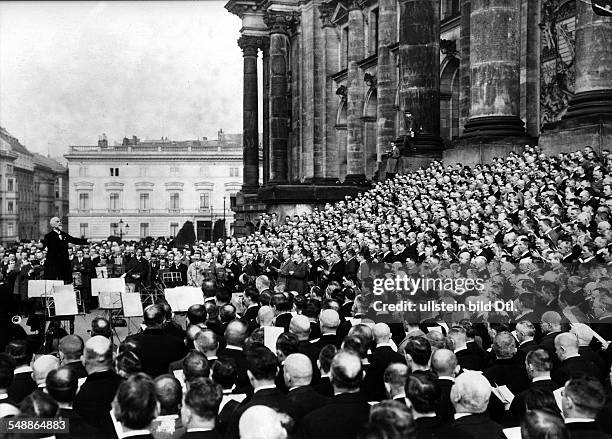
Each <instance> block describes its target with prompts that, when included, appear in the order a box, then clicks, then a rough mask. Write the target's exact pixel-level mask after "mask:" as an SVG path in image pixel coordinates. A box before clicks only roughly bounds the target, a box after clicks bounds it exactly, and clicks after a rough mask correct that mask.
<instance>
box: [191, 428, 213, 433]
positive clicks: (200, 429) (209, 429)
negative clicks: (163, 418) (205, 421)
mask: <svg viewBox="0 0 612 439" xmlns="http://www.w3.org/2000/svg"><path fill="white" fill-rule="evenodd" d="M213 430H214V427H213V428H211V427H194V428H188V429H187V433H191V432H192V431H213Z"/></svg>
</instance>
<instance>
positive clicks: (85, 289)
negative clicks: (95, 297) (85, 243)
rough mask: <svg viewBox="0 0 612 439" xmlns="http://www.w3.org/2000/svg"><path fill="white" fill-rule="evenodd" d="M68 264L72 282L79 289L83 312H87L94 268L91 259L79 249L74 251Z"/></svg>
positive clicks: (90, 304) (90, 301) (90, 299)
mask: <svg viewBox="0 0 612 439" xmlns="http://www.w3.org/2000/svg"><path fill="white" fill-rule="evenodd" d="M70 265H71V268H70V269H71V271H72V276H73V280H74V284H75V286H78V287H79V289H80V291H81V299H82V300H83V303H84V305H85V312H89V309H90V307H91V306H92V297H91V278H92V277H95V273H96V269H95V268H94V265H93V264H92V262H91V259H89V258H86V257H85V255H84V254H83V250H81V249H78V250H77V251H76V256H75V257H74V258H73V259H72V261H71V262H70Z"/></svg>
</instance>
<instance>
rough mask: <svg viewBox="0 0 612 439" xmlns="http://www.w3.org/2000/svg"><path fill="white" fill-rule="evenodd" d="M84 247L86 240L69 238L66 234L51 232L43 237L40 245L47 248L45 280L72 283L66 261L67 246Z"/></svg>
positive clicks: (67, 261) (70, 271)
mask: <svg viewBox="0 0 612 439" xmlns="http://www.w3.org/2000/svg"><path fill="white" fill-rule="evenodd" d="M69 243H72V244H79V245H86V244H87V240H86V239H79V238H75V237H73V236H70V235H69V234H68V233H65V232H60V233H57V232H55V231H53V230H52V231H51V232H49V233H47V234H46V235H45V237H44V238H43V241H42V244H43V246H44V247H46V248H47V257H46V258H45V272H44V276H45V279H50V280H63V281H64V282H65V283H69V284H71V283H72V267H71V264H70V259H68V244H69Z"/></svg>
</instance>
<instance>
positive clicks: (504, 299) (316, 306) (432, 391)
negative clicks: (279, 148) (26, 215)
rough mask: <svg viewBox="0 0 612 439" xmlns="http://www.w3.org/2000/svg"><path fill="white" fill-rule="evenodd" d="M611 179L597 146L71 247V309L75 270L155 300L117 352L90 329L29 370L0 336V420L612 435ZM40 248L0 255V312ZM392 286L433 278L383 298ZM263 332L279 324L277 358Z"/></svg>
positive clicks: (215, 433) (253, 433)
mask: <svg viewBox="0 0 612 439" xmlns="http://www.w3.org/2000/svg"><path fill="white" fill-rule="evenodd" d="M611 169H612V155H610V153H609V152H608V151H603V153H602V154H601V156H598V155H597V154H595V152H594V151H593V150H592V149H591V148H588V147H587V148H585V149H584V150H583V151H578V152H572V153H565V154H560V155H558V156H552V157H551V156H546V155H544V154H543V153H541V152H540V151H539V150H538V149H536V148H526V149H525V151H524V152H523V153H522V154H515V153H512V154H510V155H509V156H508V157H506V158H504V159H495V160H494V161H493V163H492V164H484V165H475V166H473V167H469V166H464V165H455V166H446V167H444V166H443V165H442V164H441V163H438V162H434V163H432V164H431V165H430V166H428V167H427V168H424V169H420V170H418V171H415V172H411V173H408V174H402V175H396V176H395V177H394V178H393V179H390V180H387V181H384V182H380V183H377V184H376V185H374V186H373V187H372V189H370V190H368V191H365V192H363V193H362V194H360V195H359V196H357V197H356V198H354V199H350V198H349V199H347V200H345V201H343V202H339V203H337V204H334V205H326V206H324V207H322V208H313V210H312V211H310V212H308V213H304V214H302V215H295V216H293V217H286V218H284V219H280V218H278V217H277V216H276V215H274V214H272V215H262V216H261V218H260V221H259V223H258V224H257V225H256V232H255V233H253V234H252V235H249V236H247V237H241V238H236V237H232V238H229V239H227V240H225V241H219V242H215V243H206V242H198V243H196V244H195V245H193V246H189V247H187V248H175V247H173V246H172V244H171V243H170V242H168V241H167V240H161V239H158V240H152V239H149V240H143V241H141V242H138V243H134V242H131V243H117V242H112V241H102V242H96V243H94V242H87V241H85V242H80V243H78V244H76V245H74V246H73V247H71V248H70V249H69V252H70V256H69V257H70V259H69V260H70V270H71V272H72V279H71V280H72V281H73V283H74V284H75V286H77V287H78V289H79V290H80V293H81V297H82V299H83V302H84V304H85V305H86V308H87V310H89V309H95V308H96V307H97V304H96V301H95V298H94V297H92V296H91V293H90V291H89V280H90V279H91V278H92V277H120V276H121V277H125V279H126V283H127V284H128V285H131V288H134V289H135V290H136V291H141V292H150V291H158V292H161V293H162V294H160V295H159V296H158V297H159V298H160V299H161V300H160V301H159V302H158V303H156V304H155V305H152V306H150V307H148V308H146V309H145V312H144V323H143V328H144V329H143V330H142V331H141V332H140V333H138V334H133V335H131V336H129V337H128V338H127V339H126V340H124V341H123V342H122V343H121V344H120V345H119V347H118V349H116V350H115V349H113V343H112V341H111V340H112V334H110V333H109V332H108V329H109V325H108V323H109V322H108V321H106V320H105V319H103V318H96V319H95V320H94V326H93V327H92V331H91V337H90V338H88V337H85V336H84V334H80V335H81V336H82V337H80V336H79V335H67V336H65V337H64V338H62V339H61V341H60V342H59V344H58V345H57V346H56V351H54V352H51V353H47V354H44V355H40V356H39V355H36V356H35V357H33V356H32V354H33V347H32V343H27V342H26V341H24V340H22V339H20V338H23V335H24V334H23V333H20V332H19V330H18V329H15V330H14V331H8V330H7V331H2V330H0V332H2V333H4V334H7V335H5V336H4V338H3V339H2V340H0V341H1V342H2V343H0V344H1V345H3V346H6V349H4V350H5V351H6V353H7V354H6V355H4V356H2V357H1V361H0V377H4V378H2V379H0V414H2V416H5V415H6V416H15V417H16V418H19V417H34V416H38V417H54V416H65V417H70V419H71V425H75V426H76V427H74V431H72V429H71V433H70V434H71V435H72V436H70V437H85V436H94V437H95V436H96V435H97V436H98V437H113V436H115V435H118V436H122V435H123V434H127V435H128V436H132V437H155V438H156V439H157V438H162V437H163V438H170V437H194V438H197V437H211V438H214V437H222V436H224V437H228V438H232V437H233V438H238V437H241V438H253V439H255V438H284V437H290V436H299V437H302V438H305V439H306V438H328V437H329V438H334V439H335V438H356V437H359V438H400V437H402V438H404V437H406V438H412V437H415V438H419V439H420V438H446V437H449V438H450V437H453V436H457V437H465V438H474V439H481V438H482V439H488V438H497V437H500V438H502V437H507V435H508V434H510V433H507V432H506V433H504V432H503V428H510V427H516V426H520V430H521V434H522V437H523V438H524V439H531V438H550V439H552V438H569V437H571V438H583V437H584V438H599V437H601V438H604V437H609V436H608V435H610V434H612V422H610V420H609V419H610V416H609V414H610V413H612V412H611V410H612V407H610V406H608V405H607V404H606V402H607V399H606V398H607V396H608V395H610V394H612V389H611V388H610V377H609V375H610V366H611V364H612V346H610V341H611V340H612V296H611V294H610V291H611V288H612V284H611V276H610V271H611V270H612V247H611V246H612V230H611V226H610V213H611V211H612V173H611V172H610V170H611ZM46 252H47V249H46V248H45V245H44V244H43V243H37V242H29V243H19V244H15V245H14V246H10V247H8V248H0V259H1V265H0V297H1V300H2V303H3V304H6V306H5V307H3V309H6V310H10V312H4V314H5V317H10V316H12V315H13V314H15V313H16V314H23V315H27V314H28V313H31V312H32V309H33V308H35V304H34V303H33V302H32V300H30V299H28V295H27V287H28V283H27V281H28V280H31V279H38V278H42V279H44V278H48V276H47V275H46V274H45V267H46V266H47V265H48V264H46V257H47V253H46ZM405 277H409V278H412V279H436V280H438V281H439V282H432V283H427V282H423V283H420V284H418V285H416V286H415V284H412V286H413V288H409V287H406V286H404V287H402V288H400V287H396V288H382V289H381V288H380V286H381V285H382V283H381V282H380V281H381V280H393V279H398V278H405ZM468 280H471V282H467V281H468ZM443 281H451V283H450V284H451V285H452V287H451V288H446V287H442V285H443ZM180 285H190V286H194V287H198V288H201V289H202V292H203V299H204V300H203V301H204V303H203V304H194V305H193V306H192V307H191V308H190V309H189V311H188V312H187V315H186V319H185V325H180V324H179V323H177V320H176V317H175V316H174V314H173V312H172V309H171V308H170V307H169V305H168V304H167V303H164V301H163V290H164V289H165V288H170V287H174V286H180ZM236 293H239V294H236ZM492 303H505V304H508V305H506V306H503V307H495V308H491V307H489V308H487V307H486V306H484V305H485V304H492ZM399 304H402V306H401V307H400V306H393V305H399ZM431 304H436V305H441V304H444V305H446V306H445V307H440V306H437V307H436V306H432V305H431ZM478 304H480V305H481V306H478ZM383 305H391V306H386V307H385V306H383ZM467 305H474V306H473V307H472V306H467ZM462 306H463V307H462ZM5 320H7V319H5ZM6 325H8V326H10V323H6ZM267 327H277V328H282V329H283V332H282V334H281V335H280V336H278V339H277V341H276V343H275V344H274V346H270V343H269V340H268V339H267V336H266V328H267ZM85 339H87V340H85ZM266 341H267V343H266ZM3 346H0V347H3ZM266 346H267V347H266ZM37 387H38V388H40V389H38V390H37ZM15 389H20V390H19V391H18V392H17V394H16V390H15ZM41 389H42V390H41ZM508 391H509V392H508ZM3 400H4V402H2V401H3ZM73 419H74V420H75V421H74V422H72V420H73ZM56 436H57V437H62V435H61V434H59V433H58V434H57V435H56ZM66 437H68V436H66ZM122 437H123V436H122Z"/></svg>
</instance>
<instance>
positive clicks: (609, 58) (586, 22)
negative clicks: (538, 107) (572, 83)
mask: <svg viewBox="0 0 612 439" xmlns="http://www.w3.org/2000/svg"><path fill="white" fill-rule="evenodd" d="M611 113H612V17H606V16H600V15H596V14H595V13H594V12H593V9H592V7H591V4H590V2H584V1H578V2H576V88H575V95H574V97H573V98H572V100H571V101H570V105H569V108H568V110H567V114H566V115H565V118H575V117H580V116H591V115H596V114H611Z"/></svg>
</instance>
